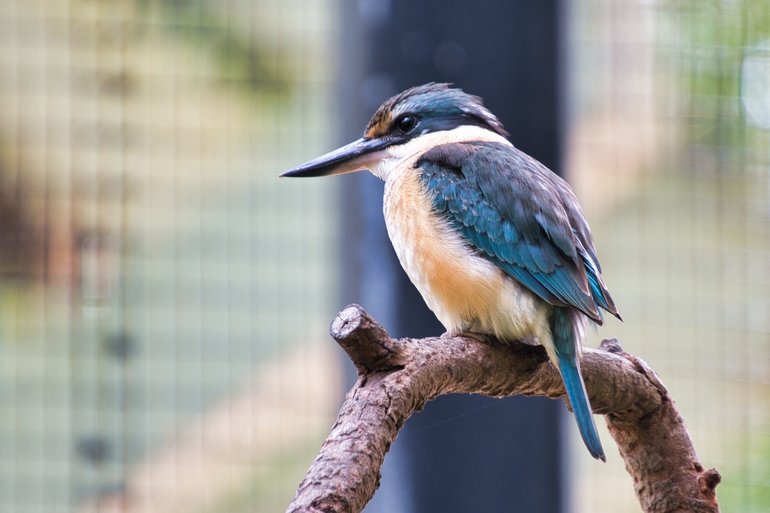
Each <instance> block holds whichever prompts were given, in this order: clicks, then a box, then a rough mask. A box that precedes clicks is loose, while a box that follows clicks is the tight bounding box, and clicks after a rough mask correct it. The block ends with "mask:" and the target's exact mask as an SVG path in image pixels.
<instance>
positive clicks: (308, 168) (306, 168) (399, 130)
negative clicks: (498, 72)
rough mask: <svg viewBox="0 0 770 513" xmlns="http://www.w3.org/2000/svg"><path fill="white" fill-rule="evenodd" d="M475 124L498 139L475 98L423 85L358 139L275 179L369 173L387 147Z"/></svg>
mask: <svg viewBox="0 0 770 513" xmlns="http://www.w3.org/2000/svg"><path fill="white" fill-rule="evenodd" d="M468 125H470V126H476V127H479V128H481V129H484V130H488V131H490V132H493V133H495V134H498V135H500V136H502V137H507V135H508V134H507V133H506V131H505V129H504V128H503V125H502V123H500V121H499V120H498V119H497V118H496V117H495V115H494V114H492V113H491V112H489V110H487V109H486V108H485V107H484V105H483V103H482V101H481V98H479V97H478V96H473V95H470V94H467V93H464V92H463V91H462V90H461V89H454V88H452V87H450V86H449V84H435V83H430V84H425V85H421V86H417V87H413V88H411V89H407V90H406V91H404V92H402V93H399V94H397V95H395V96H393V97H392V98H390V99H388V100H386V101H385V102H384V103H383V104H382V105H380V107H379V108H378V109H377V111H376V112H375V113H374V115H373V116H372V118H371V119H370V120H369V123H368V124H367V125H366V130H365V131H364V136H363V137H362V138H361V139H358V140H356V141H353V142H352V143H350V144H347V145H345V146H343V147H341V148H338V149H336V150H334V151H331V152H329V153H327V154H325V155H322V156H320V157H318V158H315V159H313V160H311V161H309V162H306V163H304V164H302V165H300V166H297V167H295V168H294V169H291V170H289V171H286V172H285V173H283V174H282V175H281V176H299V177H305V176H326V175H338V174H343V173H353V172H355V171H361V170H363V169H372V168H373V167H374V166H376V164H377V163H378V162H379V161H380V160H382V159H383V158H385V157H386V156H387V153H386V152H387V151H388V149H392V148H394V147H397V146H401V145H404V144H407V143H409V142H411V141H413V140H415V139H416V138H419V137H422V136H424V135H426V134H431V133H435V132H442V131H446V130H453V129H455V128H458V127H461V126H468Z"/></svg>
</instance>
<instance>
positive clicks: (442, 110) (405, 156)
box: [281, 83, 620, 461]
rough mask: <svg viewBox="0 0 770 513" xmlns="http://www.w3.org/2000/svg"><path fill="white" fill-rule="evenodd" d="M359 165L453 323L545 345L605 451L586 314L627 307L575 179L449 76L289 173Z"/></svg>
mask: <svg viewBox="0 0 770 513" xmlns="http://www.w3.org/2000/svg"><path fill="white" fill-rule="evenodd" d="M360 170H369V171H370V172H371V173H372V174H374V175H375V176H377V177H379V178H380V179H382V180H383V181H384V182H385V192H384V200H383V212H384V216H385V223H386V226H387V230H388V236H389V237H390V240H391V242H392V244H393V247H394V249H395V251H396V254H397V255H398V260H399V262H400V263H401V266H402V267H403V268H404V270H405V271H406V274H407V275H408V276H409V279H410V280H411V281H412V283H413V284H414V285H415V287H416V288H417V290H418V291H419V292H420V294H421V295H422V298H423V300H424V301H425V303H426V304H427V305H428V307H429V308H430V309H431V310H432V311H433V313H434V314H435V315H436V317H437V318H438V319H439V321H440V322H441V323H442V324H443V325H444V327H445V328H446V330H447V333H449V334H450V335H465V336H472V337H474V338H478V339H482V340H485V339H489V338H490V337H494V338H496V339H498V340H500V341H521V342H524V343H529V344H541V345H542V346H543V347H544V348H545V350H546V353H547V354H548V357H549V359H550V361H551V362H552V363H553V364H554V365H555V367H556V368H557V369H558V370H559V373H560V375H561V377H562V380H563V382H564V388H565V390H566V392H567V397H568V398H569V402H570V404H571V406H572V410H573V412H574V414H575V419H576V420H577V425H578V428H579V430H580V435H581V437H582V439H583V442H584V443H585V445H586V447H587V448H588V451H589V452H590V453H591V456H593V457H594V458H596V459H601V460H602V461H606V459H605V455H604V450H603V449H602V445H601V442H600V440H599V435H598V433H597V431H596V424H595V423H594V419H593V415H592V411H591V406H590V403H589V400H588V394H587V393H586V388H585V383H584V381H583V377H582V375H581V371H580V359H581V356H582V347H583V342H584V341H585V339H586V327H587V325H588V323H589V322H593V323H596V324H602V322H603V317H602V312H601V310H605V311H607V312H609V313H610V314H612V315H614V316H615V317H617V318H618V319H620V315H619V314H618V310H617V308H616V307H615V303H614V301H613V299H612V296H610V293H609V291H608V290H607V287H606V285H605V283H604V280H603V278H602V272H601V266H600V265H599V260H598V258H597V255H596V248H595V246H594V242H593V238H592V235H591V230H590V228H589V226H588V223H587V222H586V219H585V217H584V215H583V211H582V209H581V208H580V205H579V203H578V200H577V198H576V196H575V194H574V193H573V192H572V189H571V188H570V187H569V185H568V184H567V182H565V181H564V180H562V179H561V178H560V177H559V176H557V175H556V174H555V173H553V172H552V171H551V170H549V169H548V168H547V167H546V166H544V165H543V164H541V163H540V162H538V161H537V160H535V159H534V158H532V157H530V156H529V155H527V154H525V153H523V152H522V151H520V150H518V149H517V148H515V147H514V146H513V144H512V143H511V142H510V141H509V140H508V133H507V132H506V131H505V129H504V128H503V125H502V123H501V122H500V121H499V120H498V119H497V117H495V115H494V114H492V113H491V112H490V111H489V110H488V109H487V108H486V107H484V105H483V102H482V100H481V98H479V97H477V96H473V95H470V94H467V93H465V92H463V91H462V90H461V89H457V88H453V87H451V86H450V85H449V84H440V83H429V84H425V85H421V86H417V87H413V88H411V89H407V90H406V91H404V92H402V93H399V94H397V95H395V96H393V97H392V98H390V99H388V100H386V101H385V102H384V103H383V104H382V105H381V106H380V107H379V108H378V109H377V110H376V112H375V113H374V115H373V116H372V118H371V119H370V120H369V123H368V125H367V126H366V129H365V131H364V134H363V137H362V138H360V139H358V140H356V141H353V142H352V143H350V144H347V145H345V146H342V147H341V148H338V149H336V150H334V151H331V152H329V153H327V154H325V155H323V156H321V157H318V158H315V159H313V160H310V161H308V162H306V163H305V164H302V165H300V166H298V167H295V168H294V169H291V170H289V171H286V172H285V173H283V174H282V175H281V176H289V177H314V176H326V175H338V174H343V173H352V172H356V171H360Z"/></svg>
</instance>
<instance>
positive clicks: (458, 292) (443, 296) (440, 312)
mask: <svg viewBox="0 0 770 513" xmlns="http://www.w3.org/2000/svg"><path fill="white" fill-rule="evenodd" d="M384 214H385V223H386V225H387V228H388V235H389V236H390V240H391V242H392V243H393V247H394V248H395V250H396V254H397V255H398V259H399V261H400V262H401V266H402V267H403V268H404V270H405V271H406V273H407V275H408V276H409V279H410V280H411V281H412V283H414V285H415V286H416V287H417V290H419V292H420V294H421V295H422V297H423V299H424V300H425V302H426V303H427V305H428V307H429V308H430V309H431V310H432V311H433V313H434V314H435V315H436V317H437V318H438V319H439V321H440V322H441V323H442V324H443V325H444V327H445V328H446V329H447V331H448V332H450V333H452V334H457V333H462V332H474V333H485V334H493V335H495V336H496V337H498V338H500V339H509V340H510V339H518V340H522V339H527V338H529V339H531V338H532V337H538V338H539V339H540V341H541V342H543V343H545V344H546V345H547V346H548V345H550V342H551V341H550V330H549V329H548V322H547V321H548V313H549V310H550V307H549V305H547V304H546V303H544V302H543V301H541V300H540V299H539V298H537V297H536V296H534V295H533V294H532V293H531V292H529V291H528V290H526V289H525V288H523V287H522V286H520V285H519V284H518V283H517V282H516V281H515V280H513V279H512V278H510V277H509V276H507V275H506V274H505V273H504V272H503V271H502V270H500V269H499V268H498V267H497V266H495V265H494V264H493V263H492V262H490V261H488V260H486V259H485V258H483V257H481V256H479V255H478V254H476V253H475V252H474V251H473V250H472V249H471V248H470V247H469V246H468V245H467V244H466V243H465V241H464V239H463V238H462V236H461V235H460V234H458V233H456V232H455V231H454V230H452V229H451V227H450V226H449V224H448V223H447V222H446V221H444V220H443V219H440V218H439V217H438V216H437V215H435V214H433V213H432V208H431V200H430V197H429V195H428V193H427V191H425V190H424V187H423V186H422V183H421V182H420V179H419V177H418V171H417V170H416V169H414V168H413V167H412V165H411V162H401V163H399V165H398V166H397V168H394V169H392V172H391V173H389V175H388V177H387V179H386V182H385V200H384Z"/></svg>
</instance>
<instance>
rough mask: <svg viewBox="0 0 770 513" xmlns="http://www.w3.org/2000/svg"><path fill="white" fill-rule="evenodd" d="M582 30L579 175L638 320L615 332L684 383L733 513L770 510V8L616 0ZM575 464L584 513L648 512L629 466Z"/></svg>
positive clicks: (699, 442)
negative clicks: (639, 501) (636, 494)
mask: <svg viewBox="0 0 770 513" xmlns="http://www.w3.org/2000/svg"><path fill="white" fill-rule="evenodd" d="M571 22H572V28H573V34H572V38H573V44H572V45H571V49H572V50H571V51H572V52H574V55H573V57H574V58H573V61H572V62H573V68H572V70H571V76H572V77H573V100H574V105H576V110H575V112H574V113H573V117H572V125H571V128H570V143H571V156H570V160H571V166H570V172H571V175H570V176H571V178H572V181H573V182H574V183H576V185H577V188H578V192H579V196H581V197H582V199H583V200H584V203H585V205H586V206H587V208H588V210H589V211H590V212H589V214H590V216H591V218H592V221H593V222H592V224H593V227H594V233H595V235H596V237H597V239H598V245H599V252H600V256H601V258H602V263H603V266H604V269H605V277H606V279H607V281H608V284H609V285H610V288H611V290H612V291H613V294H615V297H616V301H617V303H618V305H620V308H621V312H622V314H623V317H624V319H625V321H626V322H625V323H623V324H622V325H621V324H619V323H617V322H613V321H610V322H609V323H608V326H607V327H605V328H603V329H601V330H600V332H599V335H600V336H616V337H618V338H619V340H620V341H621V343H622V344H623V346H624V347H625V348H626V349H628V350H629V351H631V352H633V353H634V354H637V355H639V356H641V357H642V358H644V359H645V360H647V361H648V362H649V363H650V364H651V365H652V367H653V368H654V369H656V371H657V372H658V373H659V374H660V376H661V377H662V379H663V380H664V382H665V383H666V384H667V385H668V387H669V389H670V391H671V393H672V396H673V397H674V398H675V400H676V401H677V404H678V406H679V408H680V410H681V411H682V414H683V416H684V418H685V420H686V423H687V426H688V428H689V429H690V432H691V434H692V436H693V438H694V440H695V444H696V447H697V448H698V450H699V453H700V456H701V458H702V461H703V463H704V464H705V465H709V466H715V467H717V468H718V469H719V470H720V471H721V472H722V475H723V483H722V484H721V485H720V487H719V488H718V496H719V498H720V501H721V503H722V509H723V511H756V512H759V511H767V510H768V509H770V468H769V467H768V466H767V463H766V462H767V461H768V457H770V453H768V448H769V447H770V416H769V415H768V411H770V408H769V407H770V388H768V384H770V379H769V377H770V368H769V366H768V364H769V363H770V324H768V319H770V316H769V315H768V314H769V313H770V308H769V306H770V292H768V291H770V231H768V229H767V227H768V225H769V222H770V217H769V216H770V208H768V205H770V179H769V177H770V153H768V150H767V149H768V147H770V133H769V132H768V128H769V127H770V107H769V105H770V53H768V51H767V48H768V46H767V44H768V43H767V42H768V41H770V8H768V5H767V4H766V3H763V2H754V1H736V2H707V3H703V2H637V3H619V2H612V1H601V0H600V1H589V2H582V3H580V4H579V5H578V6H576V7H575V9H574V10H573V16H572V17H571ZM747 63H748V64H747ZM747 66H748V67H749V68H750V69H749V75H750V76H749V75H747V73H746V71H747ZM597 338H598V337H597ZM607 438H609V437H607ZM609 443H611V442H608V444H609ZM574 460H575V462H576V463H577V464H578V466H579V467H580V471H579V472H578V473H577V476H578V478H577V483H576V487H575V495H576V500H577V501H578V504H579V505H580V508H579V509H580V510H581V511H597V510H601V511H638V510H639V506H638V504H637V503H636V501H635V499H634V496H633V491H632V488H631V486H630V485H629V483H628V481H627V477H626V476H625V475H624V473H623V469H622V461H621V460H620V458H619V457H617V456H615V457H612V458H611V459H610V461H609V462H608V464H607V465H606V466H596V465H593V464H591V463H592V462H589V461H586V460H585V458H580V457H579V454H575V458H574Z"/></svg>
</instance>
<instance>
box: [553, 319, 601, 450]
mask: <svg viewBox="0 0 770 513" xmlns="http://www.w3.org/2000/svg"><path fill="white" fill-rule="evenodd" d="M574 315H579V313H578V312H576V311H575V312H571V311H570V310H569V309H567V308H558V307H557V308H554V309H553V313H552V314H551V333H552V336H553V342H554V346H555V349H556V356H557V358H558V362H557V363H558V367H559V372H560V373H561V377H562V380H563V381H564V388H565V389H566V390H567V397H569V402H570V404H571V405H572V410H573V411H574V412H575V420H576V421H577V424H578V429H579V430H580V436H581V437H582V438H583V442H584V443H585V445H586V447H587V448H588V452H590V453H591V456H593V457H594V458H596V459H599V460H602V461H607V460H606V458H605V456H604V450H603V449H602V444H601V441H600V440H599V433H597V432H596V424H595V423H594V417H593V414H592V412H591V405H590V404H589V402H588V394H587V393H586V387H585V383H583V377H582V376H581V375H580V362H579V361H578V348H577V344H579V343H580V341H579V340H577V334H576V329H575V328H574V326H573V316H574Z"/></svg>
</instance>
